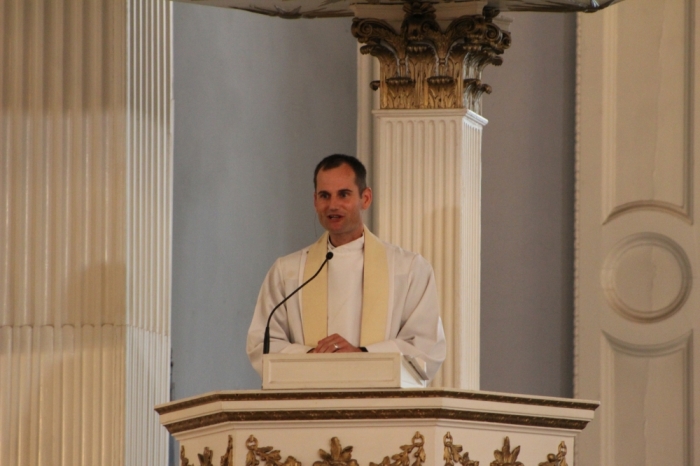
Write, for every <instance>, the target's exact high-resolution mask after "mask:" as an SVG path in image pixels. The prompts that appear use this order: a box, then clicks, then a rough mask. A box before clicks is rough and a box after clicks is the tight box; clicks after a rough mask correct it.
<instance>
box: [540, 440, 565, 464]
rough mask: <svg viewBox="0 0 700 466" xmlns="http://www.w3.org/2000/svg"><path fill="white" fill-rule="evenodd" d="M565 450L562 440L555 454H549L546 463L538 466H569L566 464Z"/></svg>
mask: <svg viewBox="0 0 700 466" xmlns="http://www.w3.org/2000/svg"><path fill="white" fill-rule="evenodd" d="M566 450H567V449H566V444H565V443H564V441H563V440H562V441H561V443H560V444H559V450H558V451H557V454H556V455H555V454H554V453H550V454H549V455H547V461H545V462H544V463H540V464H539V465H538V466H569V465H568V464H567V462H566Z"/></svg>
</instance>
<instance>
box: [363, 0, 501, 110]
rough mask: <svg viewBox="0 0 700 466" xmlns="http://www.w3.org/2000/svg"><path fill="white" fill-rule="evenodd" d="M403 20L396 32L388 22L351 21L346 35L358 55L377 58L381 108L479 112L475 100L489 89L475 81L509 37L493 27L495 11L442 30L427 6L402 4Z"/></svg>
mask: <svg viewBox="0 0 700 466" xmlns="http://www.w3.org/2000/svg"><path fill="white" fill-rule="evenodd" d="M404 13H405V17H404V21H403V23H402V25H401V30H400V31H396V30H395V29H394V28H393V27H392V26H391V25H390V24H389V23H388V22H386V21H383V20H377V19H372V18H364V19H363V18H355V19H354V20H353V25H352V33H353V35H354V36H355V37H356V38H357V39H358V41H359V42H360V43H361V44H365V45H363V46H362V47H361V48H360V51H361V52H362V53H364V54H371V55H372V56H374V57H377V59H378V60H379V64H380V80H379V81H378V82H377V81H373V82H372V83H371V87H372V89H374V90H377V89H379V91H380V106H381V108H384V109H418V108H470V109H472V110H475V111H479V108H480V100H481V96H482V94H484V93H491V87H490V86H489V85H488V84H483V83H482V82H481V72H482V70H483V69H484V67H486V66H487V65H489V64H492V65H500V64H501V63H502V59H501V57H500V56H499V55H501V54H502V53H503V52H504V50H505V49H507V48H508V47H509V46H510V33H508V32H507V31H503V30H501V29H500V28H499V27H498V26H497V25H495V24H494V23H493V18H494V17H495V16H496V15H497V14H498V10H494V9H491V8H485V9H484V11H483V14H482V15H471V16H462V17H460V18H457V19H455V20H454V21H452V23H450V25H449V26H448V27H447V28H446V29H445V30H444V31H443V30H442V29H441V27H440V25H439V24H438V22H437V19H436V14H435V7H434V6H433V5H432V4H431V3H428V2H406V3H404Z"/></svg>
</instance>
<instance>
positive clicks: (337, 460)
mask: <svg viewBox="0 0 700 466" xmlns="http://www.w3.org/2000/svg"><path fill="white" fill-rule="evenodd" d="M318 455H319V456H320V457H321V460H322V461H316V462H314V465H313V466H359V465H358V463H357V461H355V460H354V459H352V447H345V448H343V447H342V446H341V445H340V440H338V437H333V438H332V439H331V452H330V453H327V452H326V451H324V450H319V451H318Z"/></svg>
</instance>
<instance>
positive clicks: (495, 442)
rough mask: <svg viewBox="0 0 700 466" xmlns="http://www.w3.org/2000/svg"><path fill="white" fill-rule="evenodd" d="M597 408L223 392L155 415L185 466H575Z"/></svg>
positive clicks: (403, 396) (415, 394) (466, 395)
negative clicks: (580, 438) (578, 442)
mask: <svg viewBox="0 0 700 466" xmlns="http://www.w3.org/2000/svg"><path fill="white" fill-rule="evenodd" d="M597 407H598V403H597V402H593V401H582V400H570V399H562V398H548V397H534V396H519V395H510V394H502V393H490V392H479V391H467V390H451V389H428V388H419V389H366V390H359V389H350V390H340V389H333V390H315V391H310V390H253V391H220V392H211V393H206V394H204V395H200V396H195V397H192V398H187V399H182V400H178V401H174V402H171V403H167V404H163V405H160V406H157V407H156V411H157V412H158V413H159V414H160V421H161V423H162V424H163V425H164V426H165V427H166V428H167V429H168V431H169V432H170V433H171V434H172V435H173V436H174V437H175V438H176V439H177V440H178V441H179V442H180V464H181V465H183V466H189V465H194V464H201V465H210V464H211V465H213V464H217V465H218V464H221V465H226V466H252V465H261V466H262V465H266V466H272V465H285V466H298V465H308V466H312V465H315V466H331V465H333V466H339V465H347V466H352V465H361V466H365V465H367V466H372V465H377V466H391V465H397V466H399V465H401V466H403V465H406V466H408V465H411V466H420V465H430V466H434V465H450V466H452V465H455V464H462V465H464V466H478V465H479V464H481V465H489V464H490V465H491V466H501V465H504V466H505V465H509V466H512V465H519V464H522V465H527V466H537V465H540V466H565V465H567V464H568V465H571V466H573V465H574V458H573V449H574V447H575V438H576V434H577V433H578V432H580V431H581V430H582V429H583V428H584V427H585V426H586V424H588V422H589V421H591V419H592V418H593V412H594V411H595V409H596V408H597Z"/></svg>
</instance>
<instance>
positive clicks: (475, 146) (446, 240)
mask: <svg viewBox="0 0 700 466" xmlns="http://www.w3.org/2000/svg"><path fill="white" fill-rule="evenodd" d="M374 116H375V120H376V128H377V131H376V133H375V136H374V137H375V147H374V154H373V166H374V180H373V188H374V190H375V203H374V219H373V220H374V229H375V231H376V232H377V233H378V235H379V236H380V237H381V238H383V239H385V240H387V241H390V242H392V243H394V244H397V245H399V246H401V247H404V248H405V249H408V250H411V251H414V252H418V253H420V254H422V255H423V256H424V257H425V258H426V259H428V260H429V261H430V262H431V263H432V264H433V268H434V269H435V276H436V279H437V283H438V292H439V295H440V305H441V311H442V319H443V323H444V326H445V333H446V336H447V343H448V350H447V360H446V361H445V363H444V364H443V367H442V369H441V372H440V373H439V374H438V377H437V378H436V379H435V382H434V384H435V385H437V386H444V387H453V388H464V389H473V390H476V389H478V388H479V327H480V325H479V320H480V310H479V302H480V275H481V259H480V258H481V131H482V127H483V126H484V125H485V124H486V123H487V121H486V120H485V119H484V118H483V117H481V116H479V115H477V114H476V113H474V112H472V111H470V110H466V109H454V110H375V111H374Z"/></svg>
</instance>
